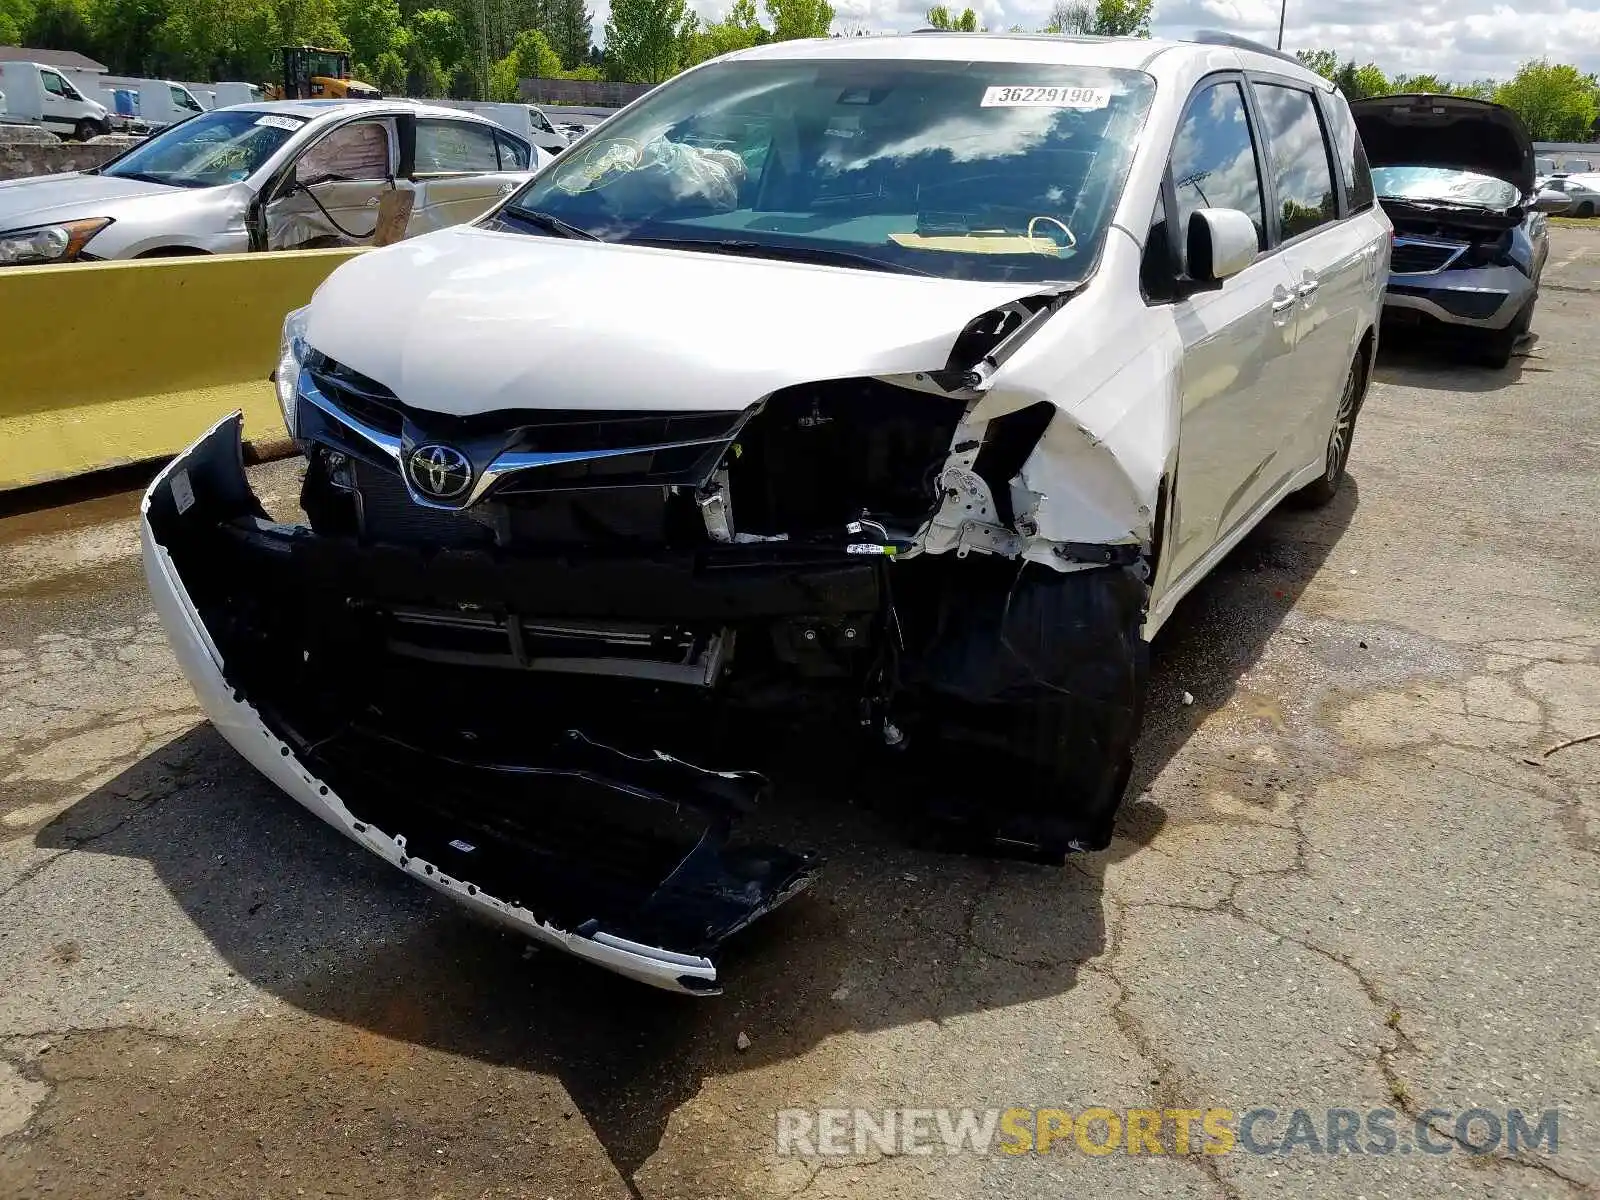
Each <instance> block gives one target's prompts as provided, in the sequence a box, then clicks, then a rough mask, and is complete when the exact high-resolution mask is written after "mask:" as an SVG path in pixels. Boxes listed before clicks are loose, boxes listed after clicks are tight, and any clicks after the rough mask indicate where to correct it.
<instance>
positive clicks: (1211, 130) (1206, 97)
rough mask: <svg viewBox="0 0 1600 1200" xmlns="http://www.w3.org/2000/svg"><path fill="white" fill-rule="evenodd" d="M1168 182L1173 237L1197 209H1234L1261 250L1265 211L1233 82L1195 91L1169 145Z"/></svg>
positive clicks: (1242, 107)
mask: <svg viewBox="0 0 1600 1200" xmlns="http://www.w3.org/2000/svg"><path fill="white" fill-rule="evenodd" d="M1172 182H1173V186H1174V188H1175V189H1176V191H1177V193H1178V234H1179V238H1180V239H1181V238H1182V237H1183V236H1184V231H1185V230H1187V229H1188V228H1189V214H1191V213H1192V212H1194V210H1195V209H1197V208H1237V209H1239V210H1240V211H1241V212H1244V213H1248V214H1249V216H1250V220H1251V221H1252V222H1254V224H1255V227H1256V238H1257V240H1258V241H1259V242H1260V243H1261V247H1262V249H1266V245H1267V235H1266V211H1265V209H1264V208H1263V206H1262V203H1261V176H1260V174H1259V173H1258V171H1257V169H1256V149H1255V142H1254V141H1253V140H1252V138H1251V135H1250V117H1249V114H1248V112H1247V111H1246V110H1245V104H1244V93H1243V92H1242V91H1241V90H1240V88H1239V84H1238V83H1236V82H1233V81H1231V80H1230V81H1229V82H1227V83H1214V84H1212V85H1211V86H1210V87H1208V88H1206V89H1204V90H1203V91H1201V92H1198V93H1197V94H1196V95H1195V97H1194V99H1193V100H1192V101H1190V104H1189V111H1188V113H1187V114H1186V115H1185V116H1184V118H1183V124H1182V125H1180V126H1179V127H1178V137H1177V140H1176V141H1175V142H1173V144H1172Z"/></svg>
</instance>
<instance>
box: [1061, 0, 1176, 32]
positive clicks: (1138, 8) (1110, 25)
mask: <svg viewBox="0 0 1600 1200" xmlns="http://www.w3.org/2000/svg"><path fill="white" fill-rule="evenodd" d="M1154 12H1155V0H1093V3H1090V2H1089V0H1056V2H1055V4H1054V5H1053V6H1052V7H1051V9H1050V23H1049V24H1048V25H1046V26H1045V27H1044V30H1043V32H1044V33H1059V34H1067V35H1080V36H1081V35H1094V36H1097V37H1149V36H1150V18H1151V16H1152V15H1154Z"/></svg>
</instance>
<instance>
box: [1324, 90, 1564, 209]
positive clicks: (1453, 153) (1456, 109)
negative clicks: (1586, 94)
mask: <svg viewBox="0 0 1600 1200" xmlns="http://www.w3.org/2000/svg"><path fill="white" fill-rule="evenodd" d="M1350 111H1351V112H1352V113H1353V114H1355V118H1356V127H1357V128H1358V129H1360V131H1361V141H1362V144H1363V145H1365V147H1366V150H1367V160H1368V162H1370V163H1371V164H1372V165H1373V166H1375V167H1402V166H1405V167H1454V168H1456V169H1458V170H1462V171H1476V172H1478V173H1479V174H1481V175H1492V176H1494V177H1495V178H1497V179H1504V180H1505V181H1506V182H1507V183H1509V184H1511V185H1512V186H1513V187H1515V188H1517V189H1518V190H1519V191H1520V192H1522V193H1523V195H1527V194H1528V193H1529V192H1532V191H1533V190H1534V166H1533V139H1532V138H1531V137H1530V136H1529V135H1528V127H1527V126H1526V125H1524V124H1523V123H1522V118H1521V117H1519V116H1517V114H1516V113H1514V112H1512V111H1511V110H1510V109H1509V108H1506V107H1505V106H1504V105H1500V104H1491V103H1490V102H1489V101H1487V100H1469V99H1466V98H1465V97H1462V96H1429V95H1405V96H1379V97H1376V98H1375V99H1372V100H1357V101H1356V102H1355V103H1354V104H1352V105H1351V106H1350Z"/></svg>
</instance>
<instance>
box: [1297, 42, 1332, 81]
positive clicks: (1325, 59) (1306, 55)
mask: <svg viewBox="0 0 1600 1200" xmlns="http://www.w3.org/2000/svg"><path fill="white" fill-rule="evenodd" d="M1294 56H1295V57H1296V58H1298V59H1299V60H1300V62H1301V64H1302V65H1304V66H1306V67H1309V68H1310V69H1311V70H1313V71H1315V72H1316V73H1317V74H1318V75H1321V76H1322V77H1323V78H1324V79H1329V80H1334V82H1337V79H1336V78H1335V77H1336V76H1337V75H1338V73H1339V56H1338V55H1337V54H1335V53H1334V52H1333V51H1332V50H1296V51H1295V52H1294Z"/></svg>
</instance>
